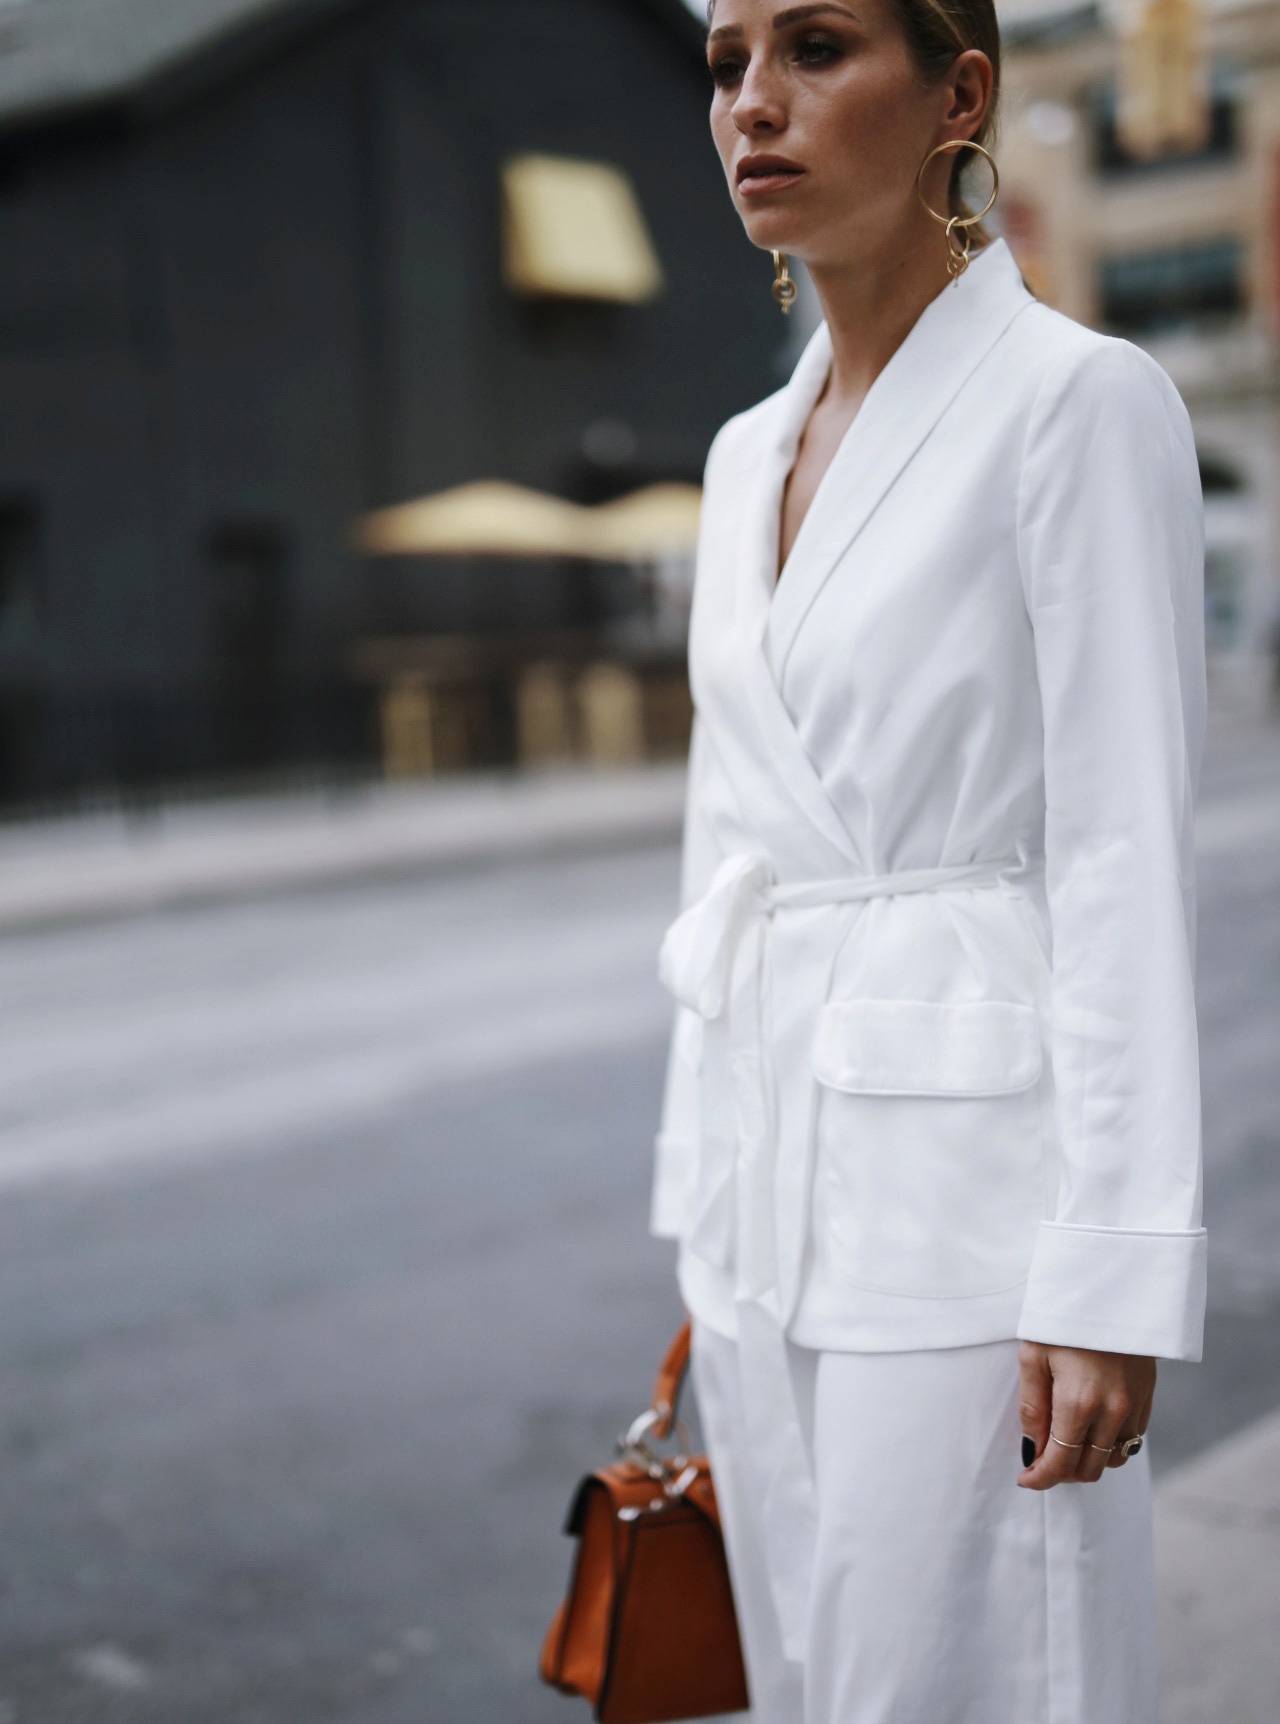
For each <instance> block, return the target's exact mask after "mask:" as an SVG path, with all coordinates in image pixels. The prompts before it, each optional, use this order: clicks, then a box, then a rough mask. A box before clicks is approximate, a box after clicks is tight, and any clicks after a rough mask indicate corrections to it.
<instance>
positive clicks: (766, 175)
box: [737, 156, 804, 185]
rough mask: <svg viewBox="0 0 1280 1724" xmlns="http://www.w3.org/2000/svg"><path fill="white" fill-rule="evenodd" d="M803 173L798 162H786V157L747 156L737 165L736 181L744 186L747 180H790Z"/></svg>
mask: <svg viewBox="0 0 1280 1724" xmlns="http://www.w3.org/2000/svg"><path fill="white" fill-rule="evenodd" d="M803 172H804V169H803V168H802V167H801V166H800V164H799V163H798V162H792V161H788V159H787V158H786V156H747V157H746V158H745V159H744V160H743V161H741V162H739V163H738V173H737V179H738V184H739V185H745V184H746V182H747V181H748V180H790V179H795V178H797V177H798V176H799V175H800V174H802V173H803Z"/></svg>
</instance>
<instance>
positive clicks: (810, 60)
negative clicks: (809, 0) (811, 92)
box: [707, 31, 843, 88]
mask: <svg viewBox="0 0 1280 1724" xmlns="http://www.w3.org/2000/svg"><path fill="white" fill-rule="evenodd" d="M793 51H794V57H795V59H796V61H797V63H798V64H799V65H801V66H825V65H831V64H833V63H834V62H835V61H836V60H838V59H839V58H840V56H841V54H842V52H843V49H842V46H841V44H840V43H839V42H837V41H834V40H833V39H832V38H831V37H830V36H827V35H825V34H815V33H814V32H812V31H806V32H805V33H804V35H802V36H801V37H800V38H799V40H798V41H797V42H796V43H795V45H794V50H793ZM707 70H708V71H709V72H710V74H711V82H712V83H713V84H714V85H716V86H717V87H721V88H722V87H725V86H727V85H729V84H731V83H732V82H733V81H734V79H735V77H737V76H739V75H740V74H741V72H742V61H741V59H740V58H739V57H738V56H737V55H736V54H734V53H733V52H732V51H730V52H729V53H726V54H720V55H719V56H717V57H715V58H713V59H711V60H709V61H708V62H707Z"/></svg>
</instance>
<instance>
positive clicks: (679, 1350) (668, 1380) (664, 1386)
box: [649, 1317, 693, 1437]
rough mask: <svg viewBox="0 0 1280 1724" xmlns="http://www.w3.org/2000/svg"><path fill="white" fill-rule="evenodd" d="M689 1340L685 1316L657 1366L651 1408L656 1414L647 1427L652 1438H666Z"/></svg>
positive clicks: (689, 1326) (686, 1363) (690, 1332)
mask: <svg viewBox="0 0 1280 1724" xmlns="http://www.w3.org/2000/svg"><path fill="white" fill-rule="evenodd" d="M692 1340H693V1324H692V1322H691V1321H690V1320H689V1318H687V1317H686V1318H685V1320H684V1322H683V1323H682V1324H681V1325H680V1327H679V1328H678V1329H677V1330H676V1332H675V1335H674V1336H673V1337H672V1340H671V1344H670V1346H669V1347H668V1348H667V1351H666V1353H665V1355H664V1356H663V1360H662V1363H661V1364H660V1365H659V1366H658V1375H657V1378H656V1379H655V1381H654V1385H653V1411H654V1413H655V1414H656V1415H657V1416H656V1418H655V1419H654V1420H653V1422H652V1423H651V1424H650V1426H649V1430H650V1432H651V1433H652V1435H654V1436H655V1437H669V1436H670V1435H671V1431H672V1427H673V1426H674V1424H675V1420H676V1409H677V1407H678V1406H679V1404H680V1390H681V1388H682V1387H683V1384H684V1379H685V1374H686V1372H687V1371H688V1369H689V1349H690V1346H691V1344H692Z"/></svg>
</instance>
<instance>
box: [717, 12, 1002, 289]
mask: <svg viewBox="0 0 1280 1724" xmlns="http://www.w3.org/2000/svg"><path fill="white" fill-rule="evenodd" d="M977 57H978V58H979V59H983V58H985V57H984V56H982V55H978V56H977ZM707 63H708V66H709V68H710V71H711V77H712V83H713V86H714V88H713V93H712V101H711V131H712V136H713V137H714V139H715V145H716V149H717V150H718V152H719V155H720V161H721V164H722V165H723V167H724V171H725V176H726V178H727V180H728V183H729V191H730V194H731V196H732V197H733V201H734V204H735V206H736V207H737V210H738V213H739V215H740V216H741V217H742V220H743V224H744V226H745V227H746V230H747V234H748V237H749V238H750V239H751V240H752V242H753V243H754V244H756V245H758V246H761V247H763V248H772V247H777V248H778V249H779V250H781V251H785V252H787V253H789V254H791V255H793V256H797V257H801V258H803V259H804V260H805V261H806V262H807V263H809V264H814V263H835V264H838V263H840V262H842V261H848V260H849V259H850V258H851V257H853V256H856V254H857V252H858V250H859V249H861V248H866V247H870V248H871V249H873V250H874V249H875V247H876V244H877V242H886V241H890V240H891V239H892V237H893V236H894V235H895V234H898V235H900V234H901V233H902V232H903V229H904V224H905V225H906V227H907V228H908V229H913V228H914V227H915V226H916V223H917V220H919V221H920V222H923V223H924V224H925V225H927V226H930V227H931V226H932V225H933V224H932V223H931V222H930V220H929V217H928V216H927V214H926V213H925V211H924V210H923V209H922V208H921V206H920V203H919V201H918V199H917V197H916V192H915V177H916V173H917V171H918V169H919V166H920V163H921V161H922V160H923V158H924V156H925V155H926V153H927V152H928V150H929V149H930V148H931V147H932V146H933V145H934V144H935V143H939V142H941V141H942V139H943V137H944V136H948V135H950V133H949V132H948V131H947V128H946V125H945V120H946V117H947V114H948V110H949V108H950V105H951V99H952V93H953V92H952V90H951V88H950V80H944V81H943V82H942V83H941V84H938V85H936V86H935V87H934V88H932V89H930V88H928V87H927V86H925V85H924V84H923V83H922V82H921V80H920V78H919V75H918V74H917V72H916V71H915V68H914V67H913V65H912V62H911V59H910V57H909V55H908V52H907V45H906V39H905V37H904V36H903V34H902V30H901V27H900V25H899V23H898V21H897V18H896V15H895V13H894V10H893V6H892V4H891V0H813V3H801V0H796V3H795V4H792V3H791V0H715V6H714V10H713V12H712V14H711V19H710V25H709V29H708V34H707ZM961 129H962V130H963V132H964V135H966V136H967V135H969V133H970V132H971V131H972V130H973V129H974V128H973V125H972V123H970V124H969V125H968V126H965V127H963V128H961ZM754 155H776V156H782V157H785V158H786V160H787V161H788V162H790V163H792V164H793V165H794V166H795V167H796V168H798V169H800V170H802V171H800V172H799V173H795V174H789V175H787V176H786V177H785V178H783V179H772V180H771V179H767V178H762V179H760V180H759V183H758V184H756V185H753V183H752V179H751V178H747V179H742V178H740V177H739V174H740V170H741V169H742V167H743V166H744V164H745V163H746V162H747V159H748V158H749V157H751V156H754ZM953 166H954V155H953V154H952V153H951V152H950V151H947V152H944V153H943V154H942V155H940V156H937V157H935V158H934V160H933V161H932V162H931V163H930V164H929V169H928V172H927V173H926V176H925V179H924V182H923V188H922V189H923V191H924V194H925V196H926V197H927V198H928V199H929V202H930V203H931V204H932V205H933V207H934V208H935V209H941V208H943V207H944V206H945V201H946V186H947V181H948V179H949V176H950V173H951V169H952V167H953Z"/></svg>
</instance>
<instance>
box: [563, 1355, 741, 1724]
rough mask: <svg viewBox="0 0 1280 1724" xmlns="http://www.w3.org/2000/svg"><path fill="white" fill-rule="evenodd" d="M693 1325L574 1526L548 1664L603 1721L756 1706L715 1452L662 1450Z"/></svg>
mask: <svg viewBox="0 0 1280 1724" xmlns="http://www.w3.org/2000/svg"><path fill="white" fill-rule="evenodd" d="M690 1339H691V1334H690V1324H689V1323H688V1322H687V1321H686V1322H685V1323H684V1324H683V1325H682V1327H681V1328H680V1329H679V1330H678V1331H677V1333H676V1336H675V1339H674V1340H673V1341H672V1343H671V1345H670V1347H669V1348H668V1349H667V1354H666V1357H665V1358H664V1359H663V1361H662V1364H661V1366H660V1368H659V1370H658V1378H657V1382H656V1383H655V1385H654V1391H653V1405H652V1406H651V1407H649V1408H647V1409H646V1410H645V1411H644V1412H643V1413H641V1414H640V1416H639V1417H638V1418H637V1419H636V1420H635V1422H634V1423H633V1424H632V1425H631V1427H630V1429H629V1430H627V1431H626V1432H624V1434H623V1435H622V1436H620V1437H619V1438H618V1440H617V1444H616V1452H617V1454H618V1455H619V1457H620V1458H619V1459H618V1460H616V1461H613V1462H611V1463H610V1464H608V1465H606V1466H603V1467H599V1468H597V1469H596V1471H595V1472H592V1473H588V1474H587V1475H586V1477H585V1478H583V1479H582V1480H581V1482H580V1483H579V1485H578V1488H577V1490H576V1491H575V1492H574V1494H573V1500H572V1502H571V1503H570V1505H569V1512H568V1515H567V1517H566V1519H565V1523H564V1531H565V1532H566V1533H568V1534H570V1535H571V1536H572V1537H574V1538H576V1539H577V1540H578V1548H577V1551H576V1553H575V1556H574V1561H573V1569H572V1573H571V1575H570V1579H569V1589H568V1592H567V1594H566V1596H565V1598H564V1599H563V1601H562V1602H561V1604H560V1606H559V1608H558V1609H557V1611H556V1613H555V1616H554V1618H553V1619H552V1622H551V1626H550V1628H549V1629H548V1630H547V1634H546V1638H545V1640H544V1641H543V1645H542V1653H541V1657H540V1659H539V1664H538V1670H539V1674H540V1675H541V1677H542V1679H543V1681H544V1682H549V1683H551V1685H552V1686H553V1687H555V1688H559V1689H560V1690H561V1691H562V1692H563V1693H565V1694H578V1695H581V1696H583V1697H584V1698H585V1699H587V1700H590V1701H591V1702H592V1704H593V1706H594V1716H595V1717H596V1718H597V1719H599V1720H600V1724H664V1721H665V1720H668V1719H677V1718H705V1717H708V1716H710V1715H712V1714H714V1713H718V1712H739V1711H742V1710H745V1708H746V1707H747V1705H748V1696H747V1678H746V1672H745V1669H744V1667H743V1662H742V1646H741V1643H740V1641H739V1638H738V1619H737V1615H736V1613H735V1611H734V1603H733V1593H732V1590H731V1587H730V1582H729V1569H728V1563H727V1561H726V1559H725V1550H724V1540H723V1537H722V1535H721V1531H720V1517H719V1513H718V1511H717V1508H716V1499H715V1490H714V1488H713V1486H712V1482H711V1468H710V1465H709V1463H708V1461H707V1457H706V1456H705V1455H689V1454H676V1455H673V1456H668V1457H665V1458H663V1457H660V1456H658V1455H657V1454H655V1452H654V1450H653V1449H652V1448H651V1447H650V1439H651V1438H654V1437H657V1438H665V1437H668V1436H670V1435H671V1434H672V1432H673V1430H674V1431H675V1433H676V1434H677V1436H678V1435H679V1434H680V1432H681V1431H682V1430H683V1426H681V1425H680V1423H679V1421H678V1420H677V1418H676V1406H677V1403H678V1400H679V1396H680V1387H681V1384H682V1383H683V1381H684V1377H685V1373H686V1370H687V1368H688V1364H689V1343H690Z"/></svg>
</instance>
